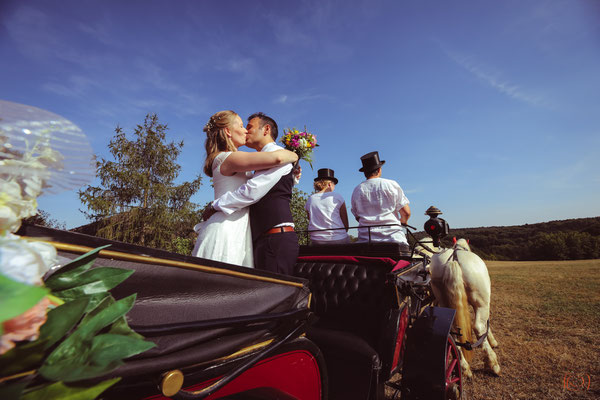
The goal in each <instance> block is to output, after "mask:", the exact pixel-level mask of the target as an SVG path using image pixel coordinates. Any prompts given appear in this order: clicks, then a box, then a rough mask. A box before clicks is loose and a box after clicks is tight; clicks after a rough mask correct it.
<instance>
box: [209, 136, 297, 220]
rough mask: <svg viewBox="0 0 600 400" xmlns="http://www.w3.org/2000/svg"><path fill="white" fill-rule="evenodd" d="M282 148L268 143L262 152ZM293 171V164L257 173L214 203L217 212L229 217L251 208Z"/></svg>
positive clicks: (273, 143)
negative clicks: (235, 212) (238, 211)
mask: <svg viewBox="0 0 600 400" xmlns="http://www.w3.org/2000/svg"><path fill="white" fill-rule="evenodd" d="M281 149H282V147H281V146H279V145H277V144H276V143H275V142H270V143H267V144H266V145H265V146H264V147H263V148H262V150H261V151H277V150H281ZM291 170H292V164H285V165H281V166H277V167H273V168H269V169H263V170H260V171H256V173H255V174H254V176H253V177H252V178H250V179H248V181H247V182H246V183H244V184H243V185H242V186H240V187H239V188H238V189H237V190H235V191H234V192H227V193H225V194H224V195H222V196H221V197H219V198H217V199H215V201H213V207H214V208H215V210H218V211H222V212H224V213H225V214H227V215H229V214H231V213H233V212H234V211H237V210H239V209H242V208H244V207H248V206H251V205H252V204H254V203H256V202H258V201H259V200H260V199H262V198H263V197H264V195H266V194H267V193H268V192H269V190H271V189H272V188H273V186H275V184H276V183H277V182H279V180H280V179H281V177H282V176H284V175H287V174H289V173H290V171H291Z"/></svg>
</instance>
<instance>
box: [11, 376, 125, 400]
mask: <svg viewBox="0 0 600 400" xmlns="http://www.w3.org/2000/svg"><path fill="white" fill-rule="evenodd" d="M120 379H121V378H113V379H108V380H106V381H102V382H100V383H98V384H97V385H94V386H91V387H90V386H67V385H65V384H64V383H62V382H56V383H53V384H51V385H47V386H43V387H41V388H39V389H36V390H33V391H31V392H29V393H27V394H25V395H24V396H23V397H22V400H93V399H95V398H97V397H98V396H99V395H100V394H101V393H102V392H104V391H105V390H106V389H108V388H109V387H111V386H112V385H114V384H115V383H117V382H119V380H120Z"/></svg>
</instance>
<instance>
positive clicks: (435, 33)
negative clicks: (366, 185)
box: [0, 0, 600, 229]
mask: <svg viewBox="0 0 600 400" xmlns="http://www.w3.org/2000/svg"><path fill="white" fill-rule="evenodd" d="M599 50H600V2H598V1H596V0H565V1H561V0H555V1H541V0H531V1H522V0H506V1H497V0H494V1H491V0H487V1H476V0H473V1H418V2H417V1H398V0H395V1H393V0H374V1H354V0H340V1H326V0H320V1H315V0H306V1H277V0H273V1H250V0H245V1H241V0H240V1H226V0H220V1H166V0H165V1H154V0H150V1H148V0H146V1H141V0H128V1H113V0H104V1H100V0H96V1H90V0H61V1H58V0H55V1H42V0H29V1H17V0H8V1H7V0H2V1H0V59H1V61H0V98H2V99H4V100H8V101H13V102H17V103H24V104H29V105H32V106H36V107H39V108H42V109H46V110H49V111H51V112H53V113H56V114H59V115H61V116H63V117H65V118H67V119H68V120H70V121H72V122H73V123H75V124H76V125H78V126H79V127H80V128H81V129H82V130H83V131H84V132H85V133H86V134H87V135H88V137H89V138H90V141H91V144H92V147H93V149H94V151H95V153H96V154H97V155H98V156H100V157H108V150H107V145H108V142H109V140H110V139H111V137H112V136H113V135H114V128H115V127H116V126H117V125H120V126H122V127H123V128H124V129H125V131H126V132H128V133H132V132H133V129H134V127H135V125H136V124H139V123H141V122H142V121H143V119H144V116H145V115H146V114H147V113H149V112H156V113H157V114H158V116H159V118H160V120H161V122H163V123H167V124H168V126H169V133H168V137H169V139H170V140H176V141H178V140H184V143H185V145H184V150H183V153H182V155H181V156H180V158H179V160H178V161H179V163H180V164H181V166H182V173H181V175H180V180H190V179H192V178H193V176H195V175H196V174H198V173H200V172H201V169H202V163H203V160H204V150H203V143H204V137H203V132H202V127H203V125H204V124H205V123H206V121H207V120H208V118H209V117H210V115H212V114H213V113H214V112H216V111H219V110H222V109H233V110H235V111H236V112H238V113H239V114H240V115H241V116H242V117H243V118H244V119H245V117H246V116H248V115H249V114H251V113H253V112H256V111H263V112H265V113H267V114H269V115H271V116H273V117H274V118H275V119H276V120H277V121H278V123H279V125H280V127H281V128H285V127H299V128H301V127H304V125H306V126H307V127H308V128H309V131H311V132H312V133H314V134H316V135H317V137H318V140H319V143H320V147H318V148H317V149H316V151H315V155H314V159H315V162H314V163H313V165H314V167H315V170H314V171H311V169H310V167H309V166H308V164H304V165H303V167H304V174H303V178H302V181H301V183H300V187H299V188H300V189H301V190H303V191H305V192H310V191H311V190H312V180H313V177H314V176H316V170H317V169H318V168H324V167H327V168H332V169H334V170H335V173H336V176H337V177H338V178H339V180H340V183H339V185H338V187H337V188H336V190H337V191H339V192H340V193H341V194H342V195H343V196H344V197H345V199H346V201H347V203H348V204H349V203H350V196H351V194H352V190H353V188H354V187H355V186H356V185H357V184H358V183H360V182H361V180H362V179H363V177H362V174H361V173H359V172H358V168H360V156H361V155H363V154H365V153H367V152H370V151H374V150H378V151H379V152H380V155H381V158H382V159H384V160H386V165H385V166H384V169H383V176H384V177H387V178H390V179H394V180H396V181H398V182H399V183H400V185H401V186H402V188H403V189H404V190H405V192H406V194H407V196H408V198H409V200H410V201H411V208H412V212H413V217H412V218H411V220H410V221H409V223H411V224H412V225H414V226H416V227H417V228H419V229H422V226H423V223H424V222H425V220H426V219H427V217H425V216H424V215H423V214H424V212H425V210H426V209H427V208H428V207H429V206H430V205H436V206H437V207H439V208H440V209H441V210H442V211H443V212H444V215H443V217H445V218H446V220H447V221H448V222H449V224H450V226H451V227H477V226H501V225H520V224H525V223H535V222H544V221H550V220H557V219H568V218H579V217H592V216H599V215H600V168H598V158H599V157H598V156H599V154H600V151H599V148H600V72H599V71H600V51H599ZM210 199H212V189H211V187H210V185H209V180H208V178H205V179H204V185H203V187H202V189H201V190H200V193H199V194H198V195H197V196H196V197H195V198H194V200H195V201H196V202H198V203H201V204H203V203H204V202H206V201H208V200H210ZM39 206H40V208H41V209H43V210H45V211H47V212H49V213H50V215H51V216H52V217H53V218H56V219H58V220H59V221H64V222H66V224H67V227H68V228H71V227H75V226H78V225H81V224H84V223H86V220H85V218H84V216H83V214H82V213H80V212H79V211H78V209H79V208H81V204H80V202H79V199H78V196H77V194H76V192H75V191H72V192H67V193H62V194H58V195H47V196H42V197H41V198H40V199H39Z"/></svg>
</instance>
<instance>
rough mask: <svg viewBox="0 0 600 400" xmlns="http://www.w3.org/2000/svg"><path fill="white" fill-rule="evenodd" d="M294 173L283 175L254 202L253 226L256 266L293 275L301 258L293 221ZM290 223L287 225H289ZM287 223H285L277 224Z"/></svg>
mask: <svg viewBox="0 0 600 400" xmlns="http://www.w3.org/2000/svg"><path fill="white" fill-rule="evenodd" d="M293 186H294V177H293V173H292V172H290V173H289V174H287V175H284V176H282V177H281V179H280V180H279V181H278V182H277V183H276V184H275V186H273V188H271V190H270V191H269V192H267V194H266V195H265V196H264V197H263V198H262V199H260V200H259V201H258V202H257V203H255V204H253V205H251V206H250V226H251V228H252V241H253V245H254V267H255V268H257V269H262V270H266V271H272V272H277V273H279V274H285V275H293V273H294V266H295V264H296V260H297V258H298V251H299V246H298V235H297V234H296V232H294V231H293V230H291V227H290V226H289V224H293V221H294V220H293V218H292V212H291V210H290V201H291V199H292V188H293ZM286 224H288V225H287V226H285V225H286ZM280 225H284V227H279V228H275V227H277V226H280Z"/></svg>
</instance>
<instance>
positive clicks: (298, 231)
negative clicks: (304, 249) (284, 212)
mask: <svg viewBox="0 0 600 400" xmlns="http://www.w3.org/2000/svg"><path fill="white" fill-rule="evenodd" d="M382 226H400V227H405V228H411V229H415V230H416V229H417V228H415V227H414V226H410V225H408V224H405V223H403V224H380V225H357V226H349V227H348V228H345V227H344V228H325V229H301V230H297V231H296V232H297V233H304V234H306V239H307V240H308V239H309V233H311V232H326V231H339V230H342V229H343V230H345V231H348V230H350V229H365V228H366V229H368V231H369V241H368V243H371V228H380V227H382ZM407 231H409V230H408V229H407ZM409 232H410V231H409Z"/></svg>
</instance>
